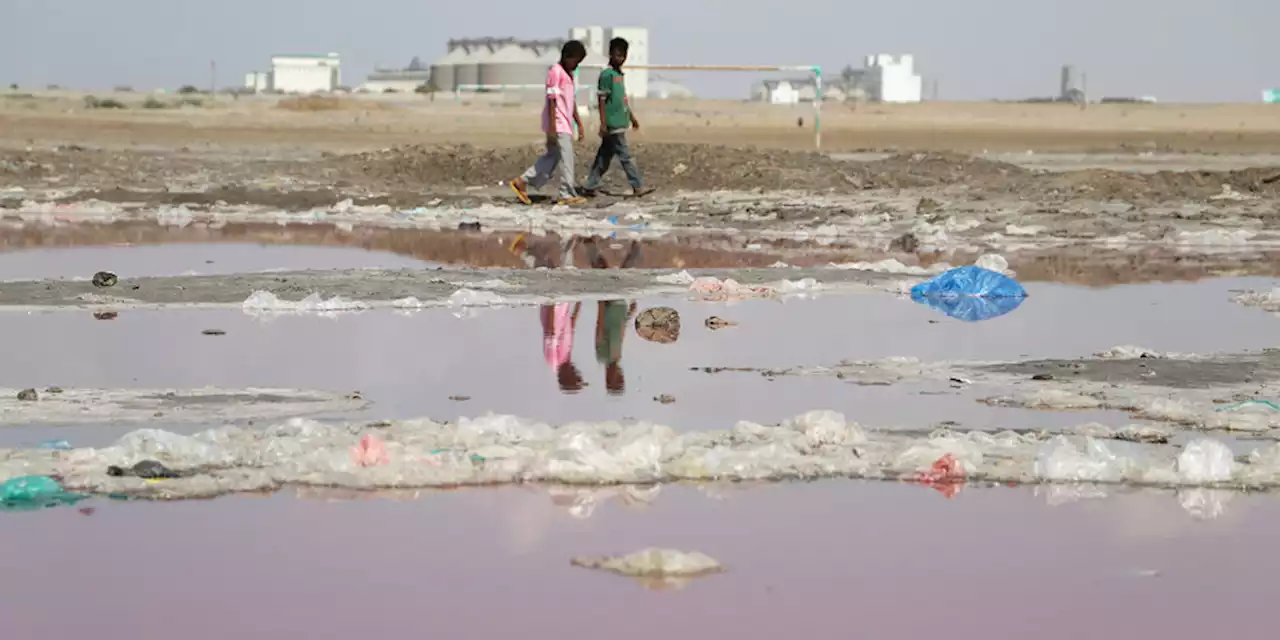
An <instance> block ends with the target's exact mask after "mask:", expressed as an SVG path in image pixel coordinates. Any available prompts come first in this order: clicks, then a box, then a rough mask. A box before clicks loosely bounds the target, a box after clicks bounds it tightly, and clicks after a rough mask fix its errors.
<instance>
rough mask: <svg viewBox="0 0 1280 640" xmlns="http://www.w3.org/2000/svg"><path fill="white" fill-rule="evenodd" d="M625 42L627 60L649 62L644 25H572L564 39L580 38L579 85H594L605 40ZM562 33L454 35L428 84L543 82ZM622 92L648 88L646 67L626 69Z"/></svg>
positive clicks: (490, 86)
mask: <svg viewBox="0 0 1280 640" xmlns="http://www.w3.org/2000/svg"><path fill="white" fill-rule="evenodd" d="M613 38H626V39H627V41H628V42H629V43H630V45H631V48H630V55H629V59H628V62H627V63H628V64H629V65H646V64H649V30H648V29H643V28H635V27H576V28H573V29H570V30H569V39H573V40H581V41H582V43H583V44H584V45H586V47H587V59H586V60H585V61H584V63H583V64H584V67H583V68H582V70H581V71H580V72H579V73H578V86H579V87H582V88H583V89H593V88H594V87H595V85H596V81H597V80H598V79H599V77H600V67H602V66H604V65H605V64H607V63H608V59H609V58H608V49H609V40H611V39H613ZM565 42H566V39H564V38H547V39H541V40H522V39H518V38H459V39H453V40H450V41H449V44H448V48H447V51H446V52H445V55H444V56H443V57H441V58H440V59H438V60H436V61H435V62H434V63H432V65H431V69H430V78H431V86H432V87H433V88H434V89H435V90H437V91H519V90H536V89H539V88H541V87H542V86H543V84H544V83H545V82H546V78H547V69H548V68H549V67H551V65H553V64H556V63H557V62H559V61H560V48H561V47H562V46H564V43H565ZM627 93H628V94H629V95H631V96H634V97H645V96H647V95H648V93H649V71H648V70H647V69H632V70H630V71H628V72H627Z"/></svg>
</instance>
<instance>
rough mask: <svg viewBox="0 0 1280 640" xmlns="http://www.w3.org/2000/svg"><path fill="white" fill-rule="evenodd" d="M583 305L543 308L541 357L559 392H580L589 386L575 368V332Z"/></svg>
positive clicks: (561, 304)
mask: <svg viewBox="0 0 1280 640" xmlns="http://www.w3.org/2000/svg"><path fill="white" fill-rule="evenodd" d="M580 311H582V303H581V302H578V303H574V304H572V305H571V304H569V303H568V302H561V303H559V304H554V305H552V304H545V305H542V308H541V313H540V316H541V319H542V355H543V357H544V358H546V360H547V364H549V365H551V368H552V369H555V372H556V381H557V382H558V383H559V384H560V390H561V391H564V392H566V393H571V392H574V391H581V390H582V387H584V386H586V385H585V384H583V381H582V374H581V373H580V372H579V371H578V368H577V367H575V366H573V330H574V329H575V328H576V327H577V326H578V312H580Z"/></svg>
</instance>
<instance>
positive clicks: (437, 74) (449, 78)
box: [431, 40, 468, 91]
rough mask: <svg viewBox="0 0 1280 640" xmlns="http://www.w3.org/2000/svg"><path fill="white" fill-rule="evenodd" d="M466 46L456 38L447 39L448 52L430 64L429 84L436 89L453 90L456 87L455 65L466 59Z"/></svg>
mask: <svg viewBox="0 0 1280 640" xmlns="http://www.w3.org/2000/svg"><path fill="white" fill-rule="evenodd" d="M467 57H468V54H467V47H466V45H465V43H464V42H462V41H458V40H450V41H449V52H448V53H446V54H445V55H444V56H443V57H441V58H440V59H439V60H436V61H435V62H434V63H433V64H432V65H431V86H432V87H434V88H435V90H436V91H453V90H454V89H455V88H457V86H458V84H457V79H456V73H457V66H458V65H459V64H461V63H463V62H465V61H466V60H467Z"/></svg>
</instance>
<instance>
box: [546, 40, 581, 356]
mask: <svg viewBox="0 0 1280 640" xmlns="http://www.w3.org/2000/svg"><path fill="white" fill-rule="evenodd" d="M557 66H558V65H557ZM572 353H573V308H572V306H571V305H570V304H569V303H567V302H562V303H560V304H557V305H555V306H554V307H551V306H543V307H542V357H544V358H546V359H547V364H549V365H551V368H552V369H558V368H560V365H562V364H564V363H566V362H568V361H569V357H570V355H571V354H572Z"/></svg>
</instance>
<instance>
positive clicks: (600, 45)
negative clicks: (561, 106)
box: [569, 27, 649, 98]
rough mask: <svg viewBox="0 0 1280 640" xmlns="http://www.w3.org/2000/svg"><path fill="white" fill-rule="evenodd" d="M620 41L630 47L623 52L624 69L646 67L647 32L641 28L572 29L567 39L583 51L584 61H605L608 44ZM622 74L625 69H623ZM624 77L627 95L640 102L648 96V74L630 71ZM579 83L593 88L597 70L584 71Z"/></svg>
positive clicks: (646, 71)
mask: <svg viewBox="0 0 1280 640" xmlns="http://www.w3.org/2000/svg"><path fill="white" fill-rule="evenodd" d="M614 38H622V39H624V40H626V41H627V43H628V44H629V45H630V47H629V49H628V51H627V66H643V65H647V64H649V30H648V29H645V28H643V27H574V28H572V29H570V30H569V39H571V40H580V41H582V44H584V45H586V47H587V58H588V61H591V62H595V61H598V60H608V58H609V41H610V40H612V39H614ZM624 70H626V68H625V67H624ZM626 74H627V95H628V96H629V97H632V98H644V97H646V96H648V95H649V70H648V69H630V70H626ZM578 77H579V83H580V84H586V83H588V82H589V83H590V84H591V86H595V83H596V80H597V79H599V77H600V74H599V73H598V70H596V69H592V70H590V72H587V71H586V70H584V71H583V72H580V73H579V74H578Z"/></svg>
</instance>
